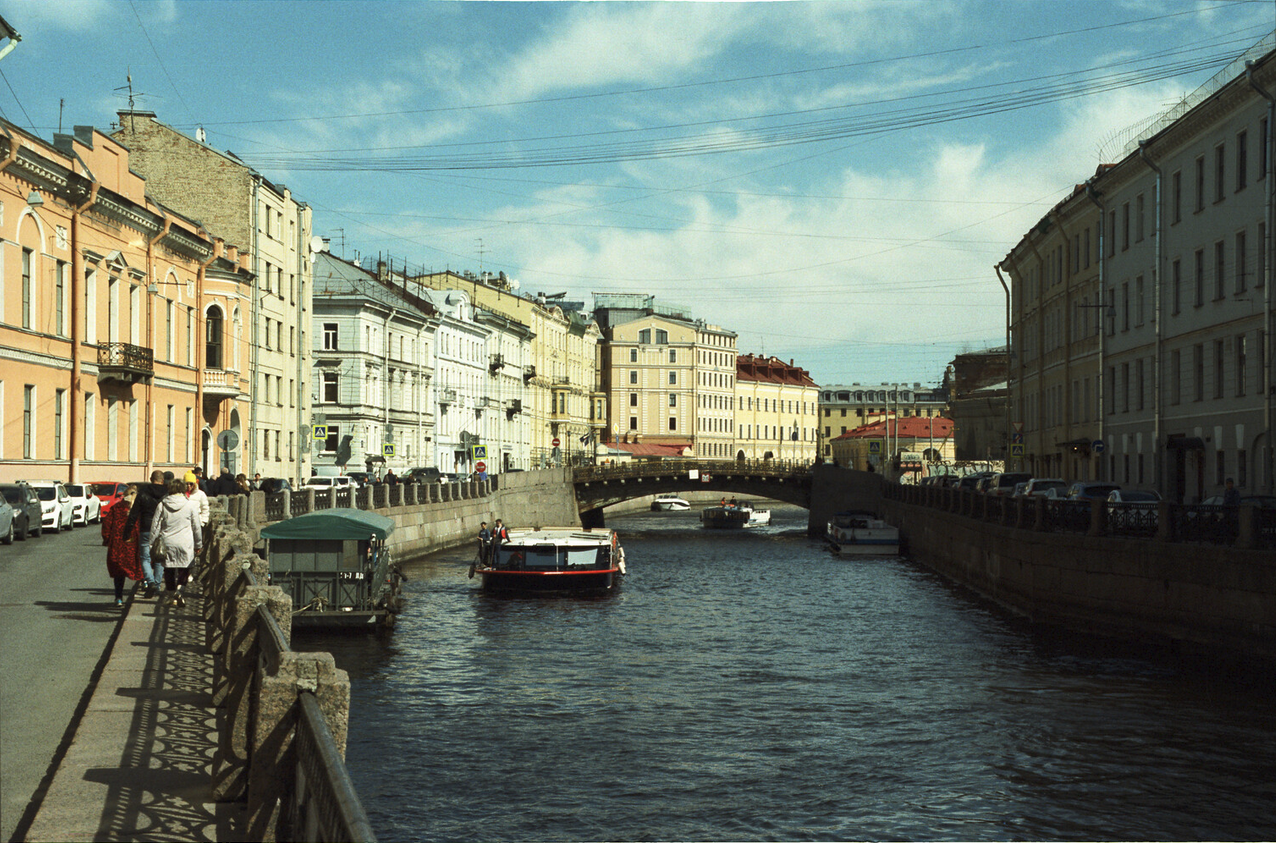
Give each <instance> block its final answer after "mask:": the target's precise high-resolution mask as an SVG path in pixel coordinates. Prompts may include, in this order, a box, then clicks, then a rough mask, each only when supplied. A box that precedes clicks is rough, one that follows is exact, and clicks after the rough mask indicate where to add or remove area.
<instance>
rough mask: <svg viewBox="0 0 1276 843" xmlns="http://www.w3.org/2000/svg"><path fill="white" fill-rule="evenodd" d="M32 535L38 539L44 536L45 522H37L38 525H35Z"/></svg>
mask: <svg viewBox="0 0 1276 843" xmlns="http://www.w3.org/2000/svg"><path fill="white" fill-rule="evenodd" d="M31 535H33V536H35V537H36V538H39V537H40V536H42V535H44V522H43V521H37V522H36V524H35V529H33V530H31Z"/></svg>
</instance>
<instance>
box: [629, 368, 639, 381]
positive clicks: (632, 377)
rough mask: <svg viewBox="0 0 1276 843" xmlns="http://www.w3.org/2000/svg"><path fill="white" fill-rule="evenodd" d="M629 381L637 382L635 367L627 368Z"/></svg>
mask: <svg viewBox="0 0 1276 843" xmlns="http://www.w3.org/2000/svg"><path fill="white" fill-rule="evenodd" d="M629 382H630V383H638V370H637V369H630V370H629Z"/></svg>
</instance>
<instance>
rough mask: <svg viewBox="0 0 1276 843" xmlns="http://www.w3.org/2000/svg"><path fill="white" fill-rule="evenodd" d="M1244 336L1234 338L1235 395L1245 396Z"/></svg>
mask: <svg viewBox="0 0 1276 843" xmlns="http://www.w3.org/2000/svg"><path fill="white" fill-rule="evenodd" d="M1245 351H1246V349H1245V335H1244V334H1241V335H1240V336H1238V337H1237V338H1236V395H1237V397H1240V396H1242V395H1244V394H1245V362H1246V361H1245Z"/></svg>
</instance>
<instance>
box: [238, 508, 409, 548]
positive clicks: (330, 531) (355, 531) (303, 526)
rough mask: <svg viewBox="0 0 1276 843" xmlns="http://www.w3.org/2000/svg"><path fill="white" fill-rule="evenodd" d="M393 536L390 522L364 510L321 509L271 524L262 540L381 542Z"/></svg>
mask: <svg viewBox="0 0 1276 843" xmlns="http://www.w3.org/2000/svg"><path fill="white" fill-rule="evenodd" d="M393 532H394V521H393V519H390V518H386V517H385V516H384V515H378V514H377V513H375V512H368V511H367V510H363V509H345V508H340V509H321V510H319V511H318V512H307V513H306V514H305V515H298V516H297V517H296V518H289V519H288V520H287V521H280V522H278V523H277V524H271V525H270V526H269V527H267V528H266V529H264V530H262V531H261V537H262V538H264V539H314V540H317V541H366V540H367V538H368V537H369V536H375V537H376V538H377V539H378V540H379V541H384V540H385V539H386V538H387V537H388V536H389V535H390V534H391V533H393Z"/></svg>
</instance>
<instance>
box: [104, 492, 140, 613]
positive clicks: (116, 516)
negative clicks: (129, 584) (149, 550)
mask: <svg viewBox="0 0 1276 843" xmlns="http://www.w3.org/2000/svg"><path fill="white" fill-rule="evenodd" d="M136 499H137V484H136V483H130V484H129V487H128V491H127V492H126V493H125V494H124V498H123V499H122V500H120V501H119V502H118V503H116V504H115V506H113V507H111V508H110V510H109V511H107V513H106V517H105V518H103V519H102V544H104V545H106V573H107V575H108V576H110V577H112V578H113V579H114V580H115V605H116V606H123V605H124V580H126V579H130V580H133V581H134V582H143V583H144V582H145V581H146V574H145V573H143V572H142V559H141V556H140V554H139V547H138V535H139V534H138V522H136V521H134V522H133V527H132V529H131V530H128V531H125V529H124V525H125V524H126V523H127V522H128V520H129V518H128V515H129V510H131V509H132V508H133V502H134V501H135V500H136Z"/></svg>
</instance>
